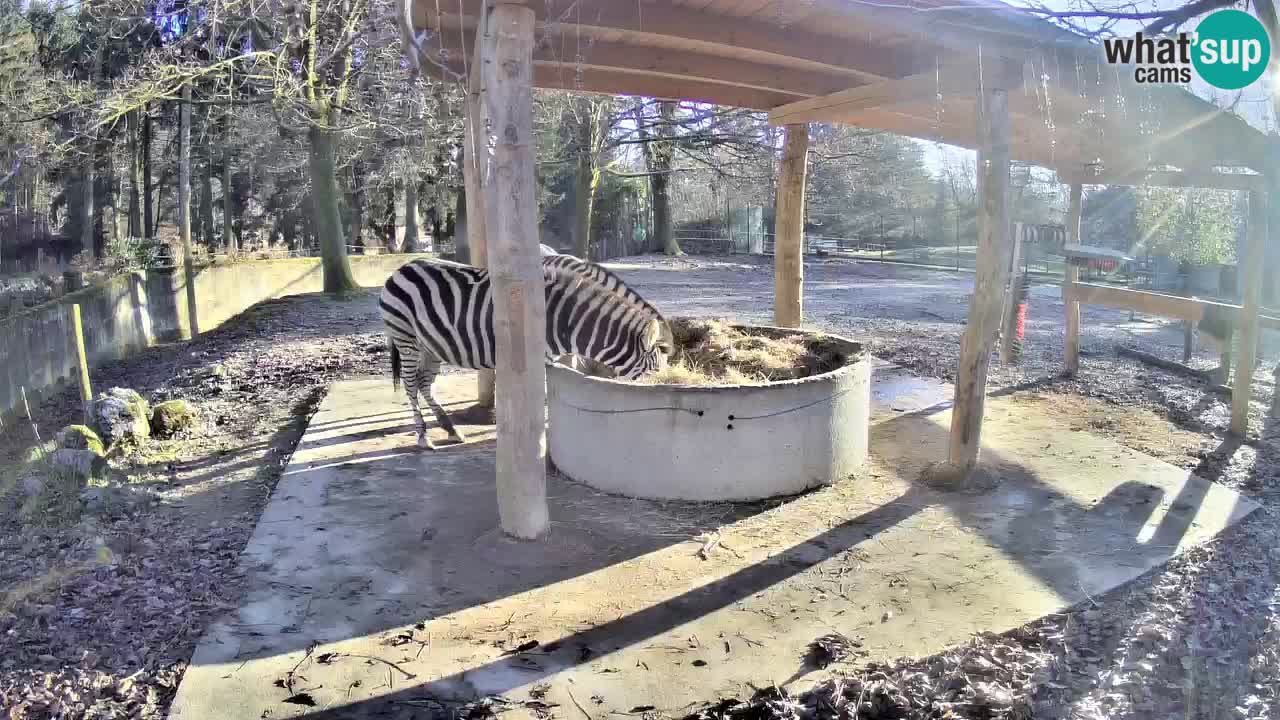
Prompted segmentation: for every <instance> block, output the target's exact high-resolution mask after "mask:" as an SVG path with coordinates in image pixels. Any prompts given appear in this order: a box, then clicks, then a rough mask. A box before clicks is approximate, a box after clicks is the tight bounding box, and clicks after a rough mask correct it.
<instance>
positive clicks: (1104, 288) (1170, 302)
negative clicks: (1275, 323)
mask: <svg viewBox="0 0 1280 720" xmlns="http://www.w3.org/2000/svg"><path fill="white" fill-rule="evenodd" d="M1062 299H1063V300H1065V301H1068V302H1071V301H1075V302H1076V303H1078V304H1083V305H1103V306H1106V307H1113V308H1118V309H1121V310H1136V311H1138V312H1140V313H1145V314H1147V315H1158V316H1160V317H1167V318H1174V319H1177V320H1185V321H1188V322H1191V323H1198V322H1200V318H1201V317H1202V316H1203V315H1204V308H1205V306H1206V305H1220V306H1222V307H1223V308H1224V309H1226V310H1227V311H1228V312H1230V311H1231V310H1232V309H1234V308H1235V306H1234V305H1227V304H1225V303H1215V302H1212V301H1209V300H1199V299H1196V298H1189V297H1182V296H1180V295H1166V294H1164V293H1157V292H1151V291H1149V290H1132V289H1130V288H1125V287H1117V286H1114V285H1101V284H1098V283H1074V284H1071V285H1064V286H1063V287H1062Z"/></svg>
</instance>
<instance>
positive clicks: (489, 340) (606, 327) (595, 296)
mask: <svg viewBox="0 0 1280 720" xmlns="http://www.w3.org/2000/svg"><path fill="white" fill-rule="evenodd" d="M541 264H542V277H543V281H544V283H545V290H546V303H547V328H546V340H547V359H548V360H550V359H552V358H553V357H555V356H563V355H568V354H572V355H577V356H580V357H583V358H587V359H590V360H592V361H595V362H596V363H599V364H601V365H604V366H606V367H608V368H610V369H611V370H612V371H613V372H614V373H616V374H617V375H619V376H621V377H626V378H636V377H640V376H641V375H644V374H646V373H649V372H652V371H654V370H658V369H660V368H661V367H663V365H665V363H666V358H667V356H668V354H669V353H670V352H671V340H670V330H669V329H668V328H667V325H666V322H665V321H664V320H663V318H662V314H661V313H659V312H658V310H657V309H656V308H654V307H653V306H652V305H650V304H649V303H648V302H646V301H645V300H644V298H642V297H640V295H639V294H637V293H636V292H635V291H634V290H632V289H631V288H629V287H627V285H626V284H625V283H623V282H622V280H621V279H620V278H618V276H616V275H614V274H613V273H611V272H609V271H608V270H605V269H604V268H602V267H600V266H599V265H595V264H593V263H589V262H584V261H582V260H579V259H578V258H575V257H572V256H570V255H558V254H557V255H544V256H543V257H542V259H541ZM379 307H380V308H381V311H382V319H383V322H384V323H385V324H386V327H387V339H388V342H389V344H390V346H391V369H392V381H393V382H395V383H396V384H397V385H398V384H399V382H400V379H401V364H402V363H403V364H404V374H403V378H404V383H405V392H406V394H407V395H408V397H409V405H410V407H412V409H413V413H414V421H415V422H416V423H417V428H418V443H419V444H420V445H423V446H424V447H431V445H430V443H429V442H428V441H427V439H426V424H425V422H424V420H423V418H422V412H421V410H420V409H419V406H418V393H419V392H421V393H422V395H423V396H424V397H425V398H426V400H427V404H428V405H429V406H430V407H431V410H432V412H434V413H435V415H436V418H437V419H438V420H439V421H440V424H441V425H442V426H443V427H444V429H445V430H446V431H448V433H449V434H450V435H451V436H452V437H453V438H454V439H455V440H458V441H460V440H461V436H460V435H459V434H458V432H457V430H456V428H455V427H454V426H453V423H452V422H451V421H450V419H449V417H448V415H447V414H446V413H445V412H444V409H443V408H442V407H441V406H440V405H439V403H438V402H436V400H435V399H434V397H433V396H432V385H433V383H434V382H435V378H436V376H437V375H438V374H439V372H440V367H441V365H443V364H449V365H455V366H458V367H464V368H471V369H491V368H493V367H494V366H495V364H496V357H495V356H496V343H495V342H494V327H493V288H492V284H491V282H490V278H489V273H488V271H487V270H484V269H482V268H476V267H471V266H468V265H461V264H458V263H452V262H447V261H443V260H415V261H413V262H410V263H408V264H406V265H404V266H402V267H401V268H400V269H398V270H397V271H396V272H395V273H393V274H392V275H391V277H390V278H388V279H387V282H386V284H385V285H384V286H383V289H382V297H381V300H380V301H379Z"/></svg>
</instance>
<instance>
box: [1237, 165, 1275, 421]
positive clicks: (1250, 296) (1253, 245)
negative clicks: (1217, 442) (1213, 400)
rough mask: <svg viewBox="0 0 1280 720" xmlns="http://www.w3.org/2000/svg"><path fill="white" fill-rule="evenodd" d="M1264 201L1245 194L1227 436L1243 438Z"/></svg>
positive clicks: (1255, 341) (1254, 194) (1264, 222)
mask: <svg viewBox="0 0 1280 720" xmlns="http://www.w3.org/2000/svg"><path fill="white" fill-rule="evenodd" d="M1266 237H1267V201H1266V195H1264V194H1263V193H1262V192H1261V191H1259V190H1254V191H1253V192H1250V193H1249V227H1248V234H1247V236H1246V238H1245V251H1244V259H1243V264H1244V269H1245V272H1244V293H1243V298H1242V300H1243V301H1242V307H1241V309H1240V322H1239V323H1237V327H1239V330H1240V350H1239V352H1238V353H1237V359H1236V373H1235V375H1236V377H1235V383H1234V384H1233V386H1232V392H1231V433H1232V434H1233V435H1236V436H1238V437H1244V435H1245V434H1246V433H1247V432H1248V431H1249V397H1250V394H1251V391H1252V388H1253V370H1254V365H1255V363H1256V361H1257V355H1258V305H1259V303H1260V301H1261V296H1262V261H1263V254H1264V252H1265V250H1266V248H1265V242H1266Z"/></svg>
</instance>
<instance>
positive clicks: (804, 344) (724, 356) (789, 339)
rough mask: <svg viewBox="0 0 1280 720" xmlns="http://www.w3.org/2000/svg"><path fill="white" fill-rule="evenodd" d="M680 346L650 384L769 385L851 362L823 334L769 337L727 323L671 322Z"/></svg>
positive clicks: (647, 379) (646, 379)
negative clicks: (666, 365)
mask: <svg viewBox="0 0 1280 720" xmlns="http://www.w3.org/2000/svg"><path fill="white" fill-rule="evenodd" d="M670 326H671V334H672V337H673V339H674V341H675V347H674V350H673V353H672V356H671V363H670V364H669V365H668V367H667V368H666V369H665V370H662V371H661V372H657V373H654V374H651V375H648V376H646V377H644V378H642V379H640V380H639V381H638V382H640V383H643V384H646V385H763V384H765V383H771V382H779V381H783V380H797V379H799V378H805V377H809V376H811V375H820V374H822V373H825V372H830V371H832V370H835V369H836V368H839V367H841V366H842V365H844V364H845V362H846V358H845V356H844V354H843V353H842V352H841V351H840V349H839V345H838V343H836V342H835V341H833V340H831V339H830V338H827V337H825V336H823V335H821V334H808V333H799V332H797V333H796V334H795V335H787V336H783V337H769V336H768V335H766V334H765V333H764V332H763V331H754V330H752V329H750V328H738V327H734V326H733V325H732V324H731V323H729V322H727V321H724V320H690V319H683V318H681V319H674V320H671V321H670Z"/></svg>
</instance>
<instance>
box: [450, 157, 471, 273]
mask: <svg viewBox="0 0 1280 720" xmlns="http://www.w3.org/2000/svg"><path fill="white" fill-rule="evenodd" d="M466 161H467V160H466V158H464V157H462V153H461V152H459V153H458V163H459V164H461V163H464V162H466ZM468 227H469V225H468V221H467V188H466V185H463V186H462V187H459V188H458V197H457V202H456V203H455V204H454V209H453V259H454V261H456V262H460V263H466V264H468V265H474V264H475V263H473V262H471V243H469V242H468V241H467V228H468Z"/></svg>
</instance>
